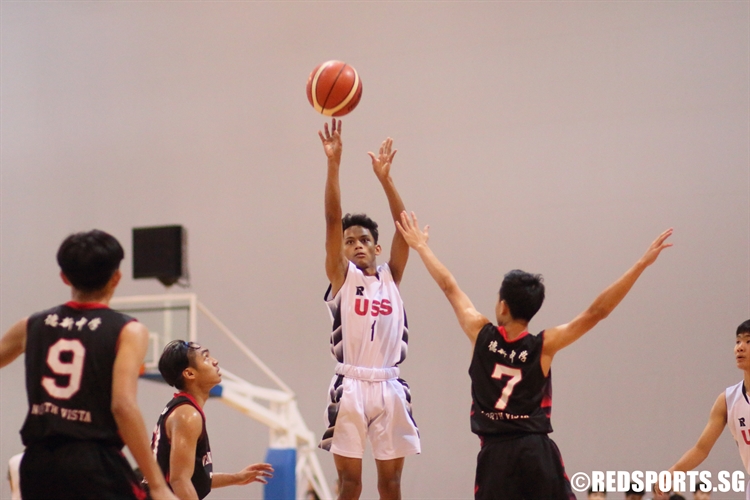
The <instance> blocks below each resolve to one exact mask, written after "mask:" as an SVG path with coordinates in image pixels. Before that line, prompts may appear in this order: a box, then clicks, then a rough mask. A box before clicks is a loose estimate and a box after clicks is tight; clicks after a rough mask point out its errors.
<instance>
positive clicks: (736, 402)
mask: <svg viewBox="0 0 750 500" xmlns="http://www.w3.org/2000/svg"><path fill="white" fill-rule="evenodd" d="M724 397H725V398H726V400H727V425H728V426H729V431H730V432H731V433H732V437H733V438H734V440H735V442H736V443H737V449H738V451H739V452H740V457H741V458H742V463H743V464H744V465H745V470H746V471H747V472H748V473H750V466H748V465H750V403H748V400H747V395H746V394H745V391H744V390H743V382H740V383H739V384H736V385H733V386H732V387H727V389H726V391H724Z"/></svg>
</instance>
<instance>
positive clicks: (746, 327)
mask: <svg viewBox="0 0 750 500" xmlns="http://www.w3.org/2000/svg"><path fill="white" fill-rule="evenodd" d="M734 360H735V362H736V363H737V368H739V369H740V370H745V371H750V319H749V320H747V321H744V322H742V323H741V324H740V326H738V327H737V334H736V336H735V341H734Z"/></svg>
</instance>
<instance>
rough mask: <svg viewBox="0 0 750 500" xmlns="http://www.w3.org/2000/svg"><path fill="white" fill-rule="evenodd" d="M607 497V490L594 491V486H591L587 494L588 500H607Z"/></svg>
mask: <svg viewBox="0 0 750 500" xmlns="http://www.w3.org/2000/svg"><path fill="white" fill-rule="evenodd" d="M606 498H607V492H606V491H594V488H593V487H591V488H589V491H588V493H587V495H586V500H605V499H606Z"/></svg>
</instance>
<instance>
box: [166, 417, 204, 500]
mask: <svg viewBox="0 0 750 500" xmlns="http://www.w3.org/2000/svg"><path fill="white" fill-rule="evenodd" d="M165 427H166V430H167V434H168V437H169V440H170V443H171V445H172V447H171V450H170V452H169V484H170V485H171V486H172V491H174V494H175V495H176V496H177V498H179V499H180V500H198V493H197V492H196V491H195V486H193V481H192V477H193V472H195V447H196V445H197V443H198V439H199V438H200V437H201V434H202V433H203V417H202V416H201V414H200V413H199V412H198V410H196V409H195V408H194V407H193V406H192V405H187V404H185V405H181V406H178V407H177V408H175V409H174V411H172V413H171V414H170V415H169V417H167V421H166V423H165ZM212 486H213V484H212Z"/></svg>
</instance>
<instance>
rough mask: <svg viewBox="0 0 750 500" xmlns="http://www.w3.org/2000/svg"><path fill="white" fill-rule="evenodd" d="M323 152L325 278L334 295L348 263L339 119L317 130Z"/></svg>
mask: <svg viewBox="0 0 750 500" xmlns="http://www.w3.org/2000/svg"><path fill="white" fill-rule="evenodd" d="M318 135H319V136H320V141H321V142H322V143H323V151H325V154H326V157H327V158H328V175H327V177H326V191H325V216H326V275H327V276H328V281H330V282H331V294H332V295H336V294H337V293H338V291H339V289H340V288H341V286H342V285H343V284H344V279H346V270H347V268H348V267H347V266H348V263H347V260H346V257H345V256H344V236H343V229H342V225H341V216H342V213H341V187H340V184H339V167H340V166H341V152H342V150H343V145H342V142H341V120H336V119H335V118H334V119H333V120H332V122H331V128H330V129H329V128H328V124H327V123H326V124H325V125H324V127H323V131H322V132H321V131H320V130H318Z"/></svg>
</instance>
